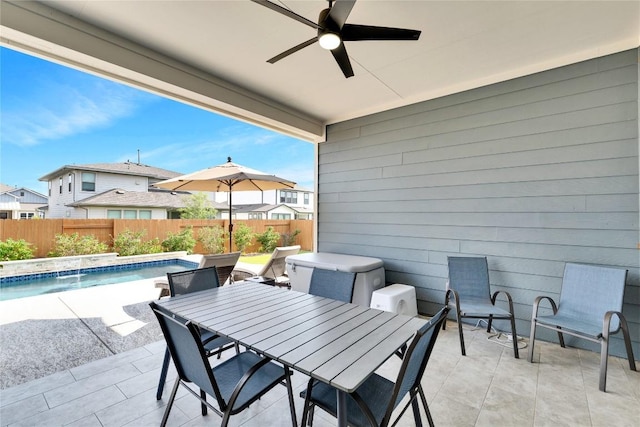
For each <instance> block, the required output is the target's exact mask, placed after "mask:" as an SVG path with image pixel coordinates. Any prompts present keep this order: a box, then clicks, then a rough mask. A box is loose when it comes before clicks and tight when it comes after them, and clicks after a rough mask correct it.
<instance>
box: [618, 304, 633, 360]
mask: <svg viewBox="0 0 640 427" xmlns="http://www.w3.org/2000/svg"><path fill="white" fill-rule="evenodd" d="M618 317H619V318H620V329H622V337H623V338H624V345H625V347H626V348H627V359H628V360H629V369H631V370H632V371H637V369H636V361H635V359H634V357H633V347H632V346H631V336H630V335H629V325H627V320H626V319H625V318H624V316H622V315H621V314H618Z"/></svg>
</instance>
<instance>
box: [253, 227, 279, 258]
mask: <svg viewBox="0 0 640 427" xmlns="http://www.w3.org/2000/svg"><path fill="white" fill-rule="evenodd" d="M256 240H257V241H258V242H259V243H260V249H258V252H263V253H269V252H273V250H274V249H275V248H276V246H278V242H279V241H280V233H278V232H277V231H275V230H274V229H273V227H267V229H266V230H265V231H264V233H260V234H257V235H256Z"/></svg>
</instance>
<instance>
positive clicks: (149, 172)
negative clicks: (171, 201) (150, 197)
mask: <svg viewBox="0 0 640 427" xmlns="http://www.w3.org/2000/svg"><path fill="white" fill-rule="evenodd" d="M73 171H87V172H104V173H117V174H121V175H122V174H123V175H135V176H144V177H147V178H152V179H158V180H162V179H169V178H173V177H176V176H180V175H182V174H181V173H180V172H174V171H170V170H167V169H162V168H157V167H155V166H149V165H145V164H142V163H133V162H124V163H89V164H81V165H64V166H62V167H60V168H58V169H56V170H54V171H53V172H49V173H48V174H46V175H44V176H42V177H40V178H39V180H40V181H49V180H51V179H53V178H57V177H59V176H60V175H66V174H67V173H70V172H73Z"/></svg>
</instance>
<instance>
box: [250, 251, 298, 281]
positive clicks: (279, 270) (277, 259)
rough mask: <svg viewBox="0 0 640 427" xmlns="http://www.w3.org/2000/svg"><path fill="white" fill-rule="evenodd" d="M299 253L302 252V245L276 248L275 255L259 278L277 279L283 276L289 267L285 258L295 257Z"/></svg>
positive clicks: (264, 267)
mask: <svg viewBox="0 0 640 427" xmlns="http://www.w3.org/2000/svg"><path fill="white" fill-rule="evenodd" d="M298 252H300V245H295V246H280V247H277V248H275V249H274V250H273V253H271V258H269V261H267V263H266V264H265V265H264V266H263V267H262V270H260V272H259V273H258V276H263V277H269V278H271V279H277V278H278V277H280V276H283V275H284V272H285V269H286V267H287V266H286V262H285V258H287V257H288V256H289V255H295V254H297V253H298Z"/></svg>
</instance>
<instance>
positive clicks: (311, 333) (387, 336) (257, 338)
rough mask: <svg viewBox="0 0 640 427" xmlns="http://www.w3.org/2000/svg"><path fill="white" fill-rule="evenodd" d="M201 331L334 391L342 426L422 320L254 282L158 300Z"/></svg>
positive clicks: (161, 304) (168, 309) (166, 308)
mask: <svg viewBox="0 0 640 427" xmlns="http://www.w3.org/2000/svg"><path fill="white" fill-rule="evenodd" d="M158 304H159V305H160V306H161V307H162V308H163V309H164V310H167V311H169V312H171V313H173V314H175V315H177V316H179V317H181V318H183V319H185V320H190V321H191V322H193V323H194V324H196V325H198V326H199V327H201V328H205V329H207V330H210V331H212V332H214V333H216V334H219V335H222V336H226V337H229V338H231V339H232V340H234V341H236V342H238V343H239V344H240V345H242V346H245V347H247V348H249V349H251V350H253V351H255V352H257V353H259V354H262V355H264V356H266V357H269V358H271V359H274V360H276V361H278V362H280V363H282V364H284V365H287V366H289V367H290V368H292V369H295V370H297V371H299V372H302V373H304V374H306V375H309V376H310V377H312V378H314V379H317V380H319V381H322V382H325V383H327V384H330V385H332V386H333V387H334V388H335V389H336V390H337V393H336V399H337V409H338V411H337V412H338V413H337V418H338V425H339V426H346V424H347V415H346V414H347V407H346V405H347V393H352V392H353V391H355V390H356V389H357V388H358V386H360V385H361V384H362V383H363V382H364V381H365V380H366V379H367V378H368V377H369V376H370V375H371V374H373V372H374V371H375V370H376V369H377V368H379V367H380V366H381V365H382V364H383V363H384V362H385V361H386V360H387V359H388V358H389V357H391V356H392V355H393V354H394V353H395V352H396V351H397V350H398V349H399V348H400V347H401V346H402V345H403V344H405V343H407V341H409V340H410V339H411V338H412V336H413V335H414V334H415V332H416V331H417V330H418V329H419V328H420V327H421V326H422V325H424V324H425V323H426V322H427V320H426V319H421V318H418V317H409V316H405V315H399V314H394V313H390V312H385V311H381V310H376V309H371V308H368V307H363V306H359V305H356V304H350V303H344V302H340V301H336V300H333V299H329V298H323V297H318V296H314V295H309V294H306V293H303V292H297V291H292V290H288V289H284V288H277V287H272V286H268V285H264V284H259V283H249V282H239V283H238V282H236V283H234V284H233V285H227V286H222V287H219V288H215V289H210V290H206V291H202V292H196V293H192V294H186V295H180V296H176V297H173V298H170V299H166V300H162V301H159V302H158Z"/></svg>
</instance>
